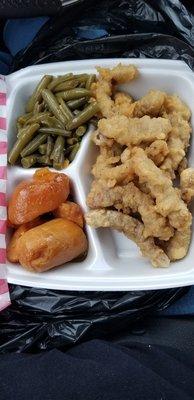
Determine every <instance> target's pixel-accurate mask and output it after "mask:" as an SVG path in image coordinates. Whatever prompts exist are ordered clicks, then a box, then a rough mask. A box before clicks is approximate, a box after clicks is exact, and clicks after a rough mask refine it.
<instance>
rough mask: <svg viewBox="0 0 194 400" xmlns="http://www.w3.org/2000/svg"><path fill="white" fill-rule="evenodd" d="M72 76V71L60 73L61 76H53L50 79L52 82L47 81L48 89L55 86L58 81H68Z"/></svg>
mask: <svg viewBox="0 0 194 400" xmlns="http://www.w3.org/2000/svg"><path fill="white" fill-rule="evenodd" d="M72 78H73V74H72V73H70V74H66V75H62V76H57V78H54V79H53V80H52V82H51V83H49V85H48V87H47V88H48V89H49V90H53V89H54V88H55V86H57V85H59V83H61V82H65V81H68V80H69V79H72Z"/></svg>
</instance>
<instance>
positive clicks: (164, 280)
mask: <svg viewBox="0 0 194 400" xmlns="http://www.w3.org/2000/svg"><path fill="white" fill-rule="evenodd" d="M119 62H122V63H124V64H130V63H132V64H135V65H136V66H137V67H138V69H139V72H140V75H139V78H138V79H137V80H134V81H133V82H131V83H129V84H125V85H122V88H123V89H124V90H125V91H129V93H130V94H131V95H132V96H133V97H134V98H135V99H136V98H139V97H141V96H143V95H144V94H145V93H146V92H147V91H148V90H149V89H152V88H155V89H160V90H164V91H166V92H168V93H176V94H178V95H179V96H180V97H181V99H182V100H184V101H185V102H186V103H187V104H188V106H189V107H190V108H191V111H192V120H191V122H192V126H194V110H193V108H194V75H193V73H192V71H191V70H190V68H189V67H188V66H187V65H186V64H185V63H184V62H182V61H172V60H155V59H106V60H103V59H99V60H84V61H72V62H60V63H52V64H45V65H39V66H32V67H28V68H25V69H22V70H20V71H18V72H16V73H13V74H11V75H9V76H7V78H6V82H7V96H8V98H7V110H8V143H9V148H10V147H11V146H12V145H13V143H14V141H15V137H16V124H15V121H16V118H17V117H18V116H19V115H20V114H22V113H24V108H25V104H26V101H27V99H28V97H29V96H30V95H31V93H32V91H33V89H34V88H35V86H36V84H37V82H38V81H39V80H40V78H41V77H42V75H44V74H53V75H60V74H64V73H67V72H73V73H75V74H76V73H82V72H86V73H95V72H96V70H95V66H106V67H113V66H114V65H116V64H118V63H119ZM91 130H92V127H91V128H90V130H89V132H88V133H87V134H86V136H85V137H84V139H83V141H82V144H81V148H80V150H79V152H78V154H77V156H76V158H75V160H74V161H73V162H72V163H71V164H70V166H69V167H68V168H66V169H65V170H64V171H63V172H64V173H66V174H67V175H68V176H69V177H70V179H71V182H72V187H73V191H74V196H75V201H77V202H78V203H79V204H80V205H81V207H82V209H83V210H84V211H87V206H86V196H87V194H88V192H89V189H90V183H91V180H92V177H91V175H90V171H91V166H92V164H93V163H94V161H95V159H96V156H97V148H96V147H95V145H94V144H93V143H92V142H91V140H90V135H91ZM191 141H192V139H191ZM189 161H190V165H192V162H193V164H194V147H193V146H192V145H191V147H190V154H189ZM34 170H35V169H34V168H31V169H29V170H25V169H23V168H21V167H18V166H13V167H12V166H9V167H8V184H7V194H8V198H9V196H10V194H11V193H12V191H13V188H14V187H15V186H16V185H17V184H18V183H19V182H20V181H21V180H22V179H28V178H30V177H31V176H32V175H33V174H34ZM86 231H87V237H88V241H89V251H88V255H87V258H86V259H85V260H84V261H83V262H80V263H75V262H70V263H68V264H65V265H64V266H60V267H57V268H55V269H52V270H50V271H48V272H44V273H42V274H37V273H31V272H28V271H26V270H25V269H23V268H22V267H21V266H20V265H18V264H11V263H9V262H8V263H7V268H8V282H10V283H15V284H21V285H26V286H35V287H43V288H53V289H65V290H67V289H69V290H142V289H162V288H170V287H176V286H185V285H190V284H194V243H193V242H192V243H191V246H190V250H189V253H188V255H187V256H186V257H185V258H184V259H183V260H181V261H178V262H174V263H171V265H170V267H169V268H153V267H152V266H151V264H150V262H149V261H148V260H146V259H145V258H144V257H142V256H141V254H140V252H139V249H138V248H137V246H136V245H135V244H134V243H133V242H132V241H130V240H129V239H127V238H126V237H125V236H124V235H123V234H121V233H118V232H116V231H113V230H110V229H98V230H95V229H92V228H90V227H89V226H86Z"/></svg>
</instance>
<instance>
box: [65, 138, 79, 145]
mask: <svg viewBox="0 0 194 400" xmlns="http://www.w3.org/2000/svg"><path fill="white" fill-rule="evenodd" d="M66 142H67V144H69V145H71V146H72V144H75V143H77V138H74V137H72V138H69V139H67V140H66Z"/></svg>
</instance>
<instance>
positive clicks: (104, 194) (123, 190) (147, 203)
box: [87, 181, 174, 240]
mask: <svg viewBox="0 0 194 400" xmlns="http://www.w3.org/2000/svg"><path fill="white" fill-rule="evenodd" d="M87 204H88V206H89V207H90V208H106V207H112V206H114V207H115V208H116V209H119V210H122V209H126V208H129V209H130V210H132V212H133V213H137V212H138V213H139V214H140V216H141V218H142V221H143V223H144V231H143V234H144V237H145V238H146V237H149V236H155V237H158V238H159V239H161V240H169V238H170V237H172V236H173V233H174V229H173V228H172V227H171V226H169V223H168V220H167V219H166V218H165V217H163V216H162V215H160V214H158V213H157V212H156V211H155V203H154V201H153V199H152V197H151V196H150V195H149V194H145V193H143V192H141V190H139V189H138V188H137V187H136V186H135V185H134V183H133V182H130V183H129V184H127V185H125V186H118V185H117V186H115V187H113V188H107V186H106V183H105V182H100V181H94V182H93V183H92V186H91V190H90V193H89V194H88V197H87Z"/></svg>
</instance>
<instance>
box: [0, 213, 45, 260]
mask: <svg viewBox="0 0 194 400" xmlns="http://www.w3.org/2000/svg"><path fill="white" fill-rule="evenodd" d="M42 223H43V221H42V220H41V219H40V218H36V219H34V220H33V221H31V222H27V223H26V224H23V225H21V226H19V228H17V229H16V230H15V232H14V233H13V236H12V237H11V240H10V241H9V243H8V246H7V259H8V260H9V261H10V262H13V263H17V262H18V261H19V253H18V243H19V240H20V238H21V237H22V236H23V234H24V233H25V232H27V231H29V229H31V228H34V227H35V226H38V225H40V224H42Z"/></svg>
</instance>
